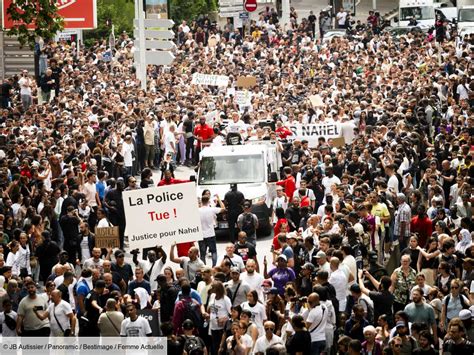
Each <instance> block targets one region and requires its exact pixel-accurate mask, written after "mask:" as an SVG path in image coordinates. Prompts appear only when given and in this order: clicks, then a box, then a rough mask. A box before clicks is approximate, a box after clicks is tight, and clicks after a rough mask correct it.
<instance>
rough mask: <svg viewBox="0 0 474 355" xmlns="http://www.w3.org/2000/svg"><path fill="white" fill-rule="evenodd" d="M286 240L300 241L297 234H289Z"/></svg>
mask: <svg viewBox="0 0 474 355" xmlns="http://www.w3.org/2000/svg"><path fill="white" fill-rule="evenodd" d="M286 239H298V236H297V235H296V233H295V232H291V233H288V234H287V236H286Z"/></svg>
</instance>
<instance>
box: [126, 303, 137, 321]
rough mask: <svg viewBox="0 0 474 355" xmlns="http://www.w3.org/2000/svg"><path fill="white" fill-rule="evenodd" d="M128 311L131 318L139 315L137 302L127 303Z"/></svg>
mask: <svg viewBox="0 0 474 355" xmlns="http://www.w3.org/2000/svg"><path fill="white" fill-rule="evenodd" d="M127 313H128V316H129V317H130V319H136V318H137V317H138V316H137V306H136V305H135V303H129V304H127Z"/></svg>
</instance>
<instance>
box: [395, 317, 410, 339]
mask: <svg viewBox="0 0 474 355" xmlns="http://www.w3.org/2000/svg"><path fill="white" fill-rule="evenodd" d="M396 329H397V334H398V335H400V336H404V335H407V334H408V326H407V322H406V321H405V320H399V321H397V323H396Z"/></svg>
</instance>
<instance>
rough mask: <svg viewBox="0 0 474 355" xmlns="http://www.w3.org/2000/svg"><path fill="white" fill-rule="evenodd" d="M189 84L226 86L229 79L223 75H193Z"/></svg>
mask: <svg viewBox="0 0 474 355" xmlns="http://www.w3.org/2000/svg"><path fill="white" fill-rule="evenodd" d="M191 84H193V85H212V86H227V85H228V84H229V77H228V76H225V75H210V74H200V73H194V74H193V79H192V81H191Z"/></svg>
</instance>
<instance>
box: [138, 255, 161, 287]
mask: <svg viewBox="0 0 474 355" xmlns="http://www.w3.org/2000/svg"><path fill="white" fill-rule="evenodd" d="M138 265H140V267H141V268H142V269H143V272H144V273H145V274H148V271H150V269H151V266H152V265H153V263H151V262H150V261H149V260H139V261H138ZM163 266H164V264H163V260H162V259H161V258H160V259H158V260H156V261H155V264H154V265H153V270H151V273H150V288H151V290H152V291H154V290H156V289H157V288H158V282H157V281H156V278H157V277H158V275H159V274H161V270H162V269H163Z"/></svg>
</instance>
